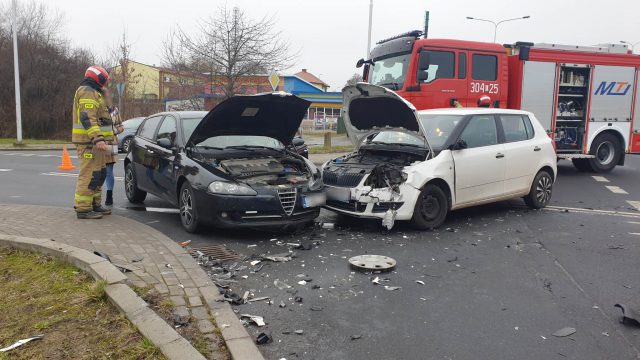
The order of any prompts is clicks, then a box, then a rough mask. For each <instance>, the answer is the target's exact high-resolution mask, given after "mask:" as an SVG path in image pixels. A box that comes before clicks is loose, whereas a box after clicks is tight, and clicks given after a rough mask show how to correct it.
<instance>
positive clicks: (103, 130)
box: [71, 66, 113, 219]
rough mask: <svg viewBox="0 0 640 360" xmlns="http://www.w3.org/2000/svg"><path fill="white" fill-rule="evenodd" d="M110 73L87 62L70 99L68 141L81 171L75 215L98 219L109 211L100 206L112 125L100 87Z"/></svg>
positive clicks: (109, 211)
mask: <svg viewBox="0 0 640 360" xmlns="http://www.w3.org/2000/svg"><path fill="white" fill-rule="evenodd" d="M108 82H109V74H108V73H107V71H106V70H105V69H103V68H102V67H100V66H90V67H89V68H88V69H87V71H86V72H85V74H84V80H82V82H81V83H80V87H78V89H77V90H76V94H75V97H74V99H73V130H72V136H71V141H72V142H73V143H74V144H75V145H76V149H77V151H78V161H79V162H80V173H79V174H78V182H77V184H76V192H75V196H74V208H75V210H76V214H77V216H78V219H100V218H102V216H103V215H109V214H111V210H110V209H107V208H105V207H103V206H102V205H101V204H102V184H103V183H104V180H105V177H106V169H105V156H106V155H107V151H110V148H109V144H108V143H107V140H106V139H105V136H113V125H112V122H111V117H110V114H109V110H108V109H107V104H106V101H105V98H104V90H103V88H104V87H105V86H106V85H107V83H108Z"/></svg>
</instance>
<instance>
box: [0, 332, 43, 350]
mask: <svg viewBox="0 0 640 360" xmlns="http://www.w3.org/2000/svg"><path fill="white" fill-rule="evenodd" d="M43 337H44V334H41V335H34V336H32V337H30V338H26V339H22V340H18V341H16V342H15V343H13V344H12V345H9V346H7V347H6V348H2V349H0V352H7V351H11V350H13V349H15V348H17V347H18V346H22V345H24V344H26V343H28V342H29V341H32V340H40V339H42V338H43Z"/></svg>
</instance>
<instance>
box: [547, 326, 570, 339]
mask: <svg viewBox="0 0 640 360" xmlns="http://www.w3.org/2000/svg"><path fill="white" fill-rule="evenodd" d="M575 332H576V329H575V328H572V327H565V328H562V329H560V330H558V331H556V332H554V333H553V334H552V335H553V336H555V337H565V336H569V335H573V334H575Z"/></svg>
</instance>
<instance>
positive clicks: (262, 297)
mask: <svg viewBox="0 0 640 360" xmlns="http://www.w3.org/2000/svg"><path fill="white" fill-rule="evenodd" d="M269 299H270V297H268V296H261V297H257V298H253V299H249V300H248V301H249V302H256V301H262V300H269Z"/></svg>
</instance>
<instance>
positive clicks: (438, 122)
mask: <svg viewBox="0 0 640 360" xmlns="http://www.w3.org/2000/svg"><path fill="white" fill-rule="evenodd" d="M419 117H420V122H421V123H422V128H423V129H424V130H425V132H426V134H425V135H426V137H427V141H429V144H430V145H431V147H432V148H433V150H434V151H441V150H442V147H443V146H444V144H445V143H446V142H447V139H449V137H450V136H451V134H452V133H453V132H454V130H455V129H456V127H457V126H458V125H459V124H460V122H461V121H462V118H463V117H464V115H436V114H419Z"/></svg>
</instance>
